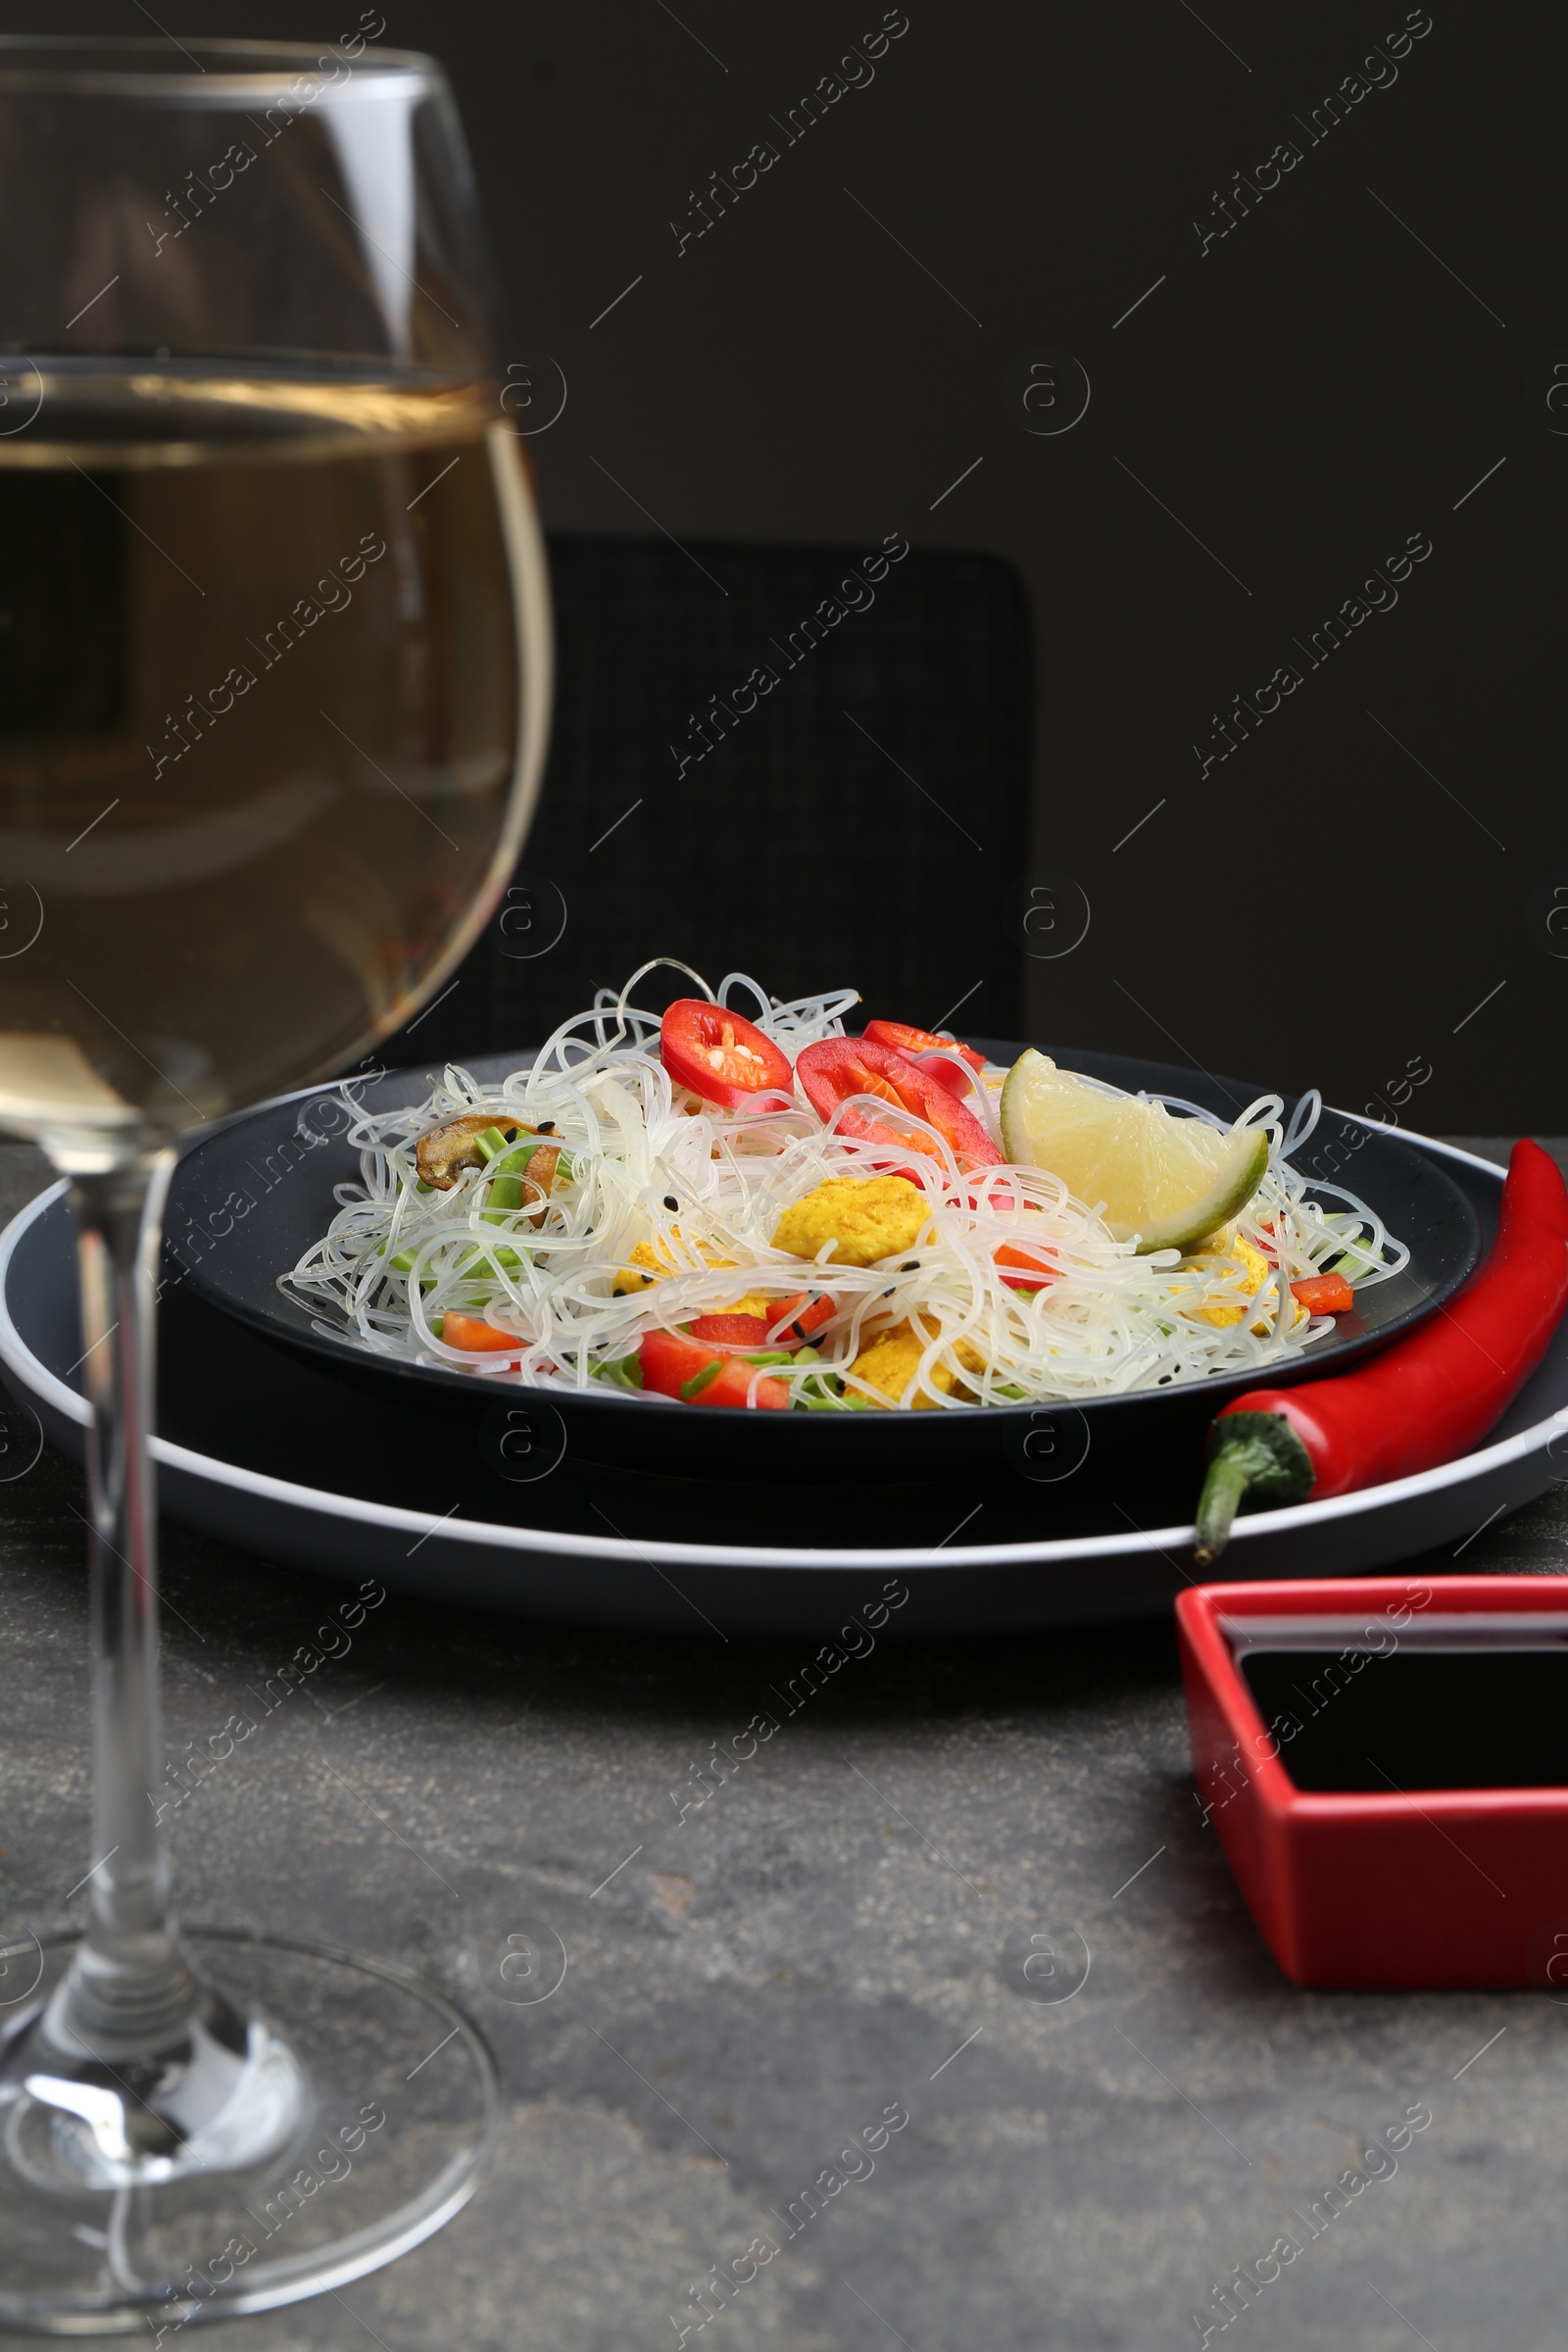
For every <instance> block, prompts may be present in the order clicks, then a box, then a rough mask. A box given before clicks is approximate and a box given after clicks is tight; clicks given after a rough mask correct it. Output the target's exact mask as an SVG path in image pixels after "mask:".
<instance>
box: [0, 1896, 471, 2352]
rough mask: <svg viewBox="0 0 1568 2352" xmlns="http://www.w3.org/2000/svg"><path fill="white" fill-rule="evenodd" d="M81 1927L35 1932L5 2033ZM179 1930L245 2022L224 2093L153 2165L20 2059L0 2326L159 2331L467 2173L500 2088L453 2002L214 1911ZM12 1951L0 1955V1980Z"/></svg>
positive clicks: (249, 2295)
mask: <svg viewBox="0 0 1568 2352" xmlns="http://www.w3.org/2000/svg"><path fill="white" fill-rule="evenodd" d="M76 1941H77V1938H76V1937H74V1936H62V1937H58V1938H50V1939H49V1940H48V1941H46V1942H45V1943H43V1944H41V1945H39V1946H38V1948H37V1954H36V1961H37V1981H36V1983H35V1984H34V1985H32V1986H31V1987H29V1991H28V1994H27V1995H26V1996H25V1997H24V1998H23V1999H20V2000H17V2001H16V2002H14V2003H13V2004H12V2006H13V2008H14V2009H15V2010H16V2012H17V2015H18V2023H17V2025H16V2026H15V2027H13V2029H12V2031H11V2033H10V2034H9V2035H8V2037H7V2046H8V2048H9V2049H10V2050H12V2051H16V2050H19V2049H22V2048H24V2047H25V2044H26V2042H27V2040H28V2038H29V2036H30V2035H31V2034H35V2033H36V2029H37V2024H38V2020H39V2016H40V2012H41V2009H42V2006H43V2004H44V2002H45V2001H46V2000H47V1997H48V1995H49V1993H50V1991H51V1990H52V1989H53V1986H54V1985H56V1984H57V1983H58V1982H59V1980H60V1978H61V1977H62V1976H63V1975H64V1973H65V1969H66V1967H67V1965H68V1964H69V1962H70V1959H71V1955H72V1952H73V1949H74V1948H75V1944H76ZM180 1942H181V1944H182V1946H183V1947H184V1949H185V1950H186V1951H187V1952H188V1954H189V1956H190V1958H191V1960H192V1962H193V1964H194V1965H195V1966H196V1967H197V1968H198V1970H199V1971H200V1974H201V1976H202V1978H203V1979H204V1981H205V1982H206V1983H208V1984H209V1985H213V1986H214V1987H215V1988H216V1989H217V1990H218V1992H219V1993H220V1994H221V1995H225V1996H226V1998H227V2001H228V2002H229V2003H230V2004H232V2009H233V2010H234V2011H236V2012H238V2014H239V2015H240V2016H241V2017H242V2018H243V2019H244V2020H245V2021H246V2022H247V2026H248V2029H249V2031H248V2037H247V2040H246V2044H245V2047H244V2049H243V2051H242V2053H241V2054H240V2057H239V2063H238V2065H237V2067H236V2068H235V2069H234V2071H233V2078H232V2090H231V2095H230V2096H229V2098H228V2099H227V2100H225V2101H221V2102H219V2104H218V2105H217V2107H216V2108H215V2111H214V2114H213V2117H212V2120H211V2123H210V2124H209V2126H208V2131H207V2136H206V2137H205V2139H204V2138H202V2137H201V2136H200V2135H198V2136H197V2137H196V2138H193V2139H192V2140H191V2141H189V2142H188V2143H187V2148H188V2149H189V2150H194V2151H195V2152H196V2153H195V2155H194V2157H192V2156H190V2155H189V2154H187V2153H186V2152H185V2151H183V2150H182V2151H181V2153H180V2155H179V2156H178V2157H177V2158H176V2159H172V2160H171V2161H169V2162H168V2163H167V2165H166V2169H164V2170H163V2171H162V2172H161V2173H160V2171H159V2169H158V2166H159V2161H160V2160H159V2159H158V2158H157V2157H156V2156H153V2157H150V2158H149V2157H148V2156H146V2155H145V2154H140V2155H138V2156H137V2157H136V2159H135V2160H134V2161H133V2162H130V2163H127V2162H125V2161H124V2160H122V2159H118V2158H117V2156H116V2154H115V2151H114V2149H113V2145H112V2144H111V2145H110V2147H109V2150H108V2152H107V2153H106V2152H105V2146H104V2140H103V2135H102V2132H101V2131H96V2132H95V2131H94V2130H93V2127H92V2124H91V2121H90V2120H89V2117H88V2116H85V2115H83V2114H81V2113H80V2112H79V2111H76V2110H73V2109H71V2108H69V2107H62V2106H61V2105H59V2104H57V2103H56V2102H57V2101H58V2099H59V2098H60V2097H61V2096H62V2095H63V2094H62V2093H61V2092H60V2091H59V2090H55V2091H53V2092H51V2090H50V2088H49V2085H48V2084H47V2082H40V2083H39V2084H38V2086H37V2089H36V2091H34V2090H32V2089H29V2088H27V2087H26V2086H25V2075H23V2076H22V2077H19V2078H18V2080H17V2082H16V2087H15V2088H14V2090H13V2092H12V2095H11V2096H10V2097H9V2098H8V2100H7V2101H6V2104H5V2107H4V2108H3V2109H0V2115H3V2118H4V2121H3V2128H0V2331H4V2332H14V2333H30V2334H34V2335H77V2336H87V2335H104V2334H128V2333H132V2332H135V2333H141V2332H142V2331H144V2330H150V2331H151V2333H152V2335H153V2337H154V2339H155V2341H158V2340H161V2339H162V2335H163V2333H164V2332H165V2331H167V2332H169V2333H171V2334H172V2333H173V2332H174V2331H175V2330H176V2329H178V2328H182V2327H187V2326H189V2325H190V2324H191V2323H193V2322H194V2321H197V2320H206V2319H222V2318H231V2317H234V2316H236V2315H237V2314H239V2313H242V2312H253V2311H266V2310H269V2309H271V2308H272V2307H274V2306H276V2305H278V2304H283V2303H293V2302H297V2301H300V2300H301V2299H302V2298H303V2297H305V2296H307V2295H313V2294H320V2293H324V2292H325V2291H326V2290H327V2289H328V2288H330V2287H336V2286H341V2285H343V2284H345V2283H346V2282H347V2281H348V2280H349V2279H352V2278H361V2277H363V2276H364V2274H365V2273H366V2272H368V2271H373V2270H378V2269H380V2268H381V2266H382V2265H383V2264H385V2263H388V2262H392V2261H394V2260H395V2259H396V2258H397V2257H398V2255H400V2254H403V2253H406V2252H407V2251H408V2249H409V2248H410V2247H411V2246H416V2245H417V2244H418V2243H419V2241H420V2240H421V2239H422V2238H425V2237H428V2236H429V2235H430V2234H431V2232H432V2231H434V2230H436V2229H440V2228H441V2226H442V2224H443V2223H445V2222H447V2221H449V2220H450V2219H451V2217H452V2216H453V2215H454V2214H455V2213H457V2212H458V2211H459V2209H460V2208H461V2207H462V2206H463V2205H464V2204H466V2201H467V2199H468V2198H469V2196H470V2195H471V2194H472V2193H473V2189H474V2187H475V2185H476V2184H477V2181H478V2177H479V2173H480V2170H481V2168H482V2166H483V2164H484V2162H485V2160H486V2158H487V2157H488V2155H489V2153H490V2151H491V2148H492V2146H493V2145H494V2141H495V2136H496V2131H497V2128H498V2125H499V2119H500V2096H499V2089H498V2085H497V2082H496V2076H495V2068H494V2064H493V2061H492V2060H491V2057H490V2053H489V2051H488V2049H487V2048H486V2046H485V2043H484V2040H483V2038H482V2036H481V2035H480V2034H479V2033H478V2031H477V2029H476V2028H475V2027H474V2026H472V2025H471V2024H470V2023H469V2021H468V2020H467V2019H466V2017H465V2016H464V2014H463V2012H462V2011H461V2010H460V2009H458V2008H457V2007H455V2006H454V2004H453V2003H452V2002H451V2001H449V2000H447V1999H446V1998H445V1997H444V1996H443V1995H442V1994H440V1993H438V1992H434V1991H432V1990H430V1989H429V1988H428V1987H427V1986H425V1985H419V1984H417V1982H416V1981H415V1980H414V1979H413V1978H410V1977H407V1976H405V1975H403V1974H402V1972H401V1971H399V1970H397V1969H394V1968H389V1967H387V1966H386V1965H385V1964H384V1963H382V1962H379V1961H374V1960H365V1959H360V1958H356V1957H355V1956H353V1955H351V1954H349V1953H346V1952H338V1951H334V1950H331V1949H329V1948H328V1947H327V1946H324V1945H318V1944H310V1943H304V1942H297V1941H294V1940H292V1939H290V1938H287V1937H283V1936H250V1935H247V1934H244V1933H242V1932H233V1931H225V1930H222V1929H187V1930H184V1931H182V1932H181V1936H180ZM27 1948H28V1949H29V1950H30V1948H31V1947H27ZM6 1958H7V1960H8V1961H9V1962H10V1963H11V1964H12V1965H11V1966H10V1967H8V1970H7V1981H8V1982H13V1983H14V1982H16V1981H17V1980H16V1975H15V1967H16V1965H17V1964H19V1963H23V1964H25V1954H24V1953H23V1952H21V1951H17V1952H13V1953H8V1954H7V1955H6ZM4 2018H5V2013H4V2011H3V2010H0V2026H3V2024H4ZM274 2021H275V2022H274ZM3 2066H4V2057H3V2055H0V2068H3ZM85 2104H86V2106H87V2107H88V2108H89V2109H90V2108H91V2104H92V2102H91V2099H90V2097H89V2098H88V2099H87V2100H86V2101H85Z"/></svg>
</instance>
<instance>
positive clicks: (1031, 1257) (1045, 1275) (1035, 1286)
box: [997, 1242, 1061, 1291]
mask: <svg viewBox="0 0 1568 2352" xmlns="http://www.w3.org/2000/svg"><path fill="white" fill-rule="evenodd" d="M997 1264H998V1266H999V1267H1002V1268H1005V1269H1009V1270H1008V1271H1005V1272H1004V1273H1003V1276H1002V1279H1003V1281H1004V1282H1005V1284H1006V1286H1007V1288H1008V1290H1010V1291H1043V1290H1044V1289H1045V1287H1046V1285H1047V1283H1048V1282H1054V1281H1056V1280H1057V1278H1058V1277H1059V1275H1060V1273H1061V1268H1060V1267H1059V1266H1058V1265H1054V1264H1053V1263H1052V1261H1051V1260H1050V1259H1049V1258H1048V1257H1043V1256H1041V1255H1040V1254H1038V1252H1036V1251H1035V1250H1021V1249H1020V1248H1019V1247H1018V1245H1017V1243H1016V1242H1004V1243H1003V1245H1002V1247H1001V1249H1000V1250H998V1251H997ZM1013 1268H1016V1269H1017V1271H1016V1272H1014V1271H1011V1270H1010V1269H1013Z"/></svg>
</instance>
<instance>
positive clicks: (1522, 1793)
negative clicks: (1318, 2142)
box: [1176, 1576, 1568, 2001]
mask: <svg viewBox="0 0 1568 2352" xmlns="http://www.w3.org/2000/svg"><path fill="white" fill-rule="evenodd" d="M1176 1628H1177V1637H1178V1642H1179V1644H1180V1649H1181V1661H1182V1677H1183V1681H1184V1683H1185V1685H1186V1691H1187V1721H1188V1729H1189V1733H1190V1737H1191V1740H1192V1750H1193V1769H1194V1772H1195V1774H1196V1775H1197V1780H1198V1788H1199V1793H1200V1796H1201V1800H1202V1803H1203V1806H1204V1817H1205V1820H1206V1821H1207V1822H1208V1823H1209V1825H1210V1826H1211V1827H1212V1828H1213V1829H1214V1831H1215V1832H1216V1833H1217V1835H1218V1837H1219V1839H1220V1842H1221V1844H1222V1845H1223V1846H1224V1848H1225V1852H1226V1856H1227V1858H1228V1859H1229V1862H1230V1865H1231V1868H1232V1869H1233V1870H1234V1872H1235V1873H1236V1877H1237V1879H1238V1881H1239V1882H1240V1885H1241V1888H1242V1892H1243V1894H1244V1895H1245V1896H1246V1898H1247V1902H1248V1906H1249V1908H1250V1911H1251V1914H1252V1917H1253V1919H1254V1920H1255V1921H1256V1922H1257V1926H1258V1928H1259V1930H1260V1932H1261V1934H1262V1936H1263V1939H1264V1941H1265V1942H1266V1943H1267V1945H1268V1947H1269V1950H1270V1951H1271V1952H1272V1953H1273V1955H1274V1957H1275V1959H1276V1960H1277V1961H1278V1962H1279V1965H1280V1967H1281V1968H1282V1969H1283V1970H1284V1971H1285V1974H1286V1975H1287V1976H1288V1977H1290V1978H1291V1979H1292V1980H1293V1981H1294V1982H1295V1983H1296V1984H1298V1985H1319V1986H1325V1987H1328V1986H1334V1987H1339V1988H1342V1989H1353V1990H1363V1991H1372V1990H1379V1991H1390V1990H1409V1991H1415V1990H1437V1989H1449V1990H1458V1989H1461V1988H1470V1989H1482V1988H1495V1987H1505V1986H1519V1987H1525V1986H1529V1987H1533V1988H1534V1989H1536V1990H1538V1991H1543V1992H1555V1993H1556V1994H1557V1995H1558V1997H1559V1998H1561V1999H1563V2000H1565V2001H1568V1867H1565V1864H1568V1582H1564V1581H1560V1580H1559V1579H1557V1578H1556V1577H1534V1576H1475V1577H1434V1578H1432V1579H1431V1580H1429V1581H1427V1582H1422V1581H1420V1580H1418V1579H1413V1578H1409V1577H1353V1578H1335V1579H1322V1580H1314V1581H1312V1582H1309V1583H1269V1584H1227V1585H1200V1586H1195V1587H1193V1588H1192V1589H1191V1590H1189V1591H1188V1592H1185V1593H1181V1594H1180V1595H1179V1596H1178V1598H1177V1602H1176Z"/></svg>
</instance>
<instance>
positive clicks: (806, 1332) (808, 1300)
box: [767, 1291, 838, 1348]
mask: <svg viewBox="0 0 1568 2352" xmlns="http://www.w3.org/2000/svg"><path fill="white" fill-rule="evenodd" d="M837 1313H838V1300H837V1299H830V1298H829V1297H828V1296H827V1294H826V1292H825V1291H798V1292H797V1293H796V1295H795V1297H794V1298H793V1299H780V1300H779V1302H778V1304H777V1305H776V1306H772V1307H769V1309H768V1314H769V1317H770V1320H769V1323H768V1326H767V1335H768V1336H767V1345H768V1346H769V1348H798V1347H800V1346H801V1345H802V1343H803V1342H804V1341H806V1340H808V1339H809V1338H810V1336H811V1334H812V1332H813V1331H820V1330H821V1328H822V1326H823V1324H824V1323H831V1322H832V1320H833V1317H834V1316H835V1315H836V1314H837Z"/></svg>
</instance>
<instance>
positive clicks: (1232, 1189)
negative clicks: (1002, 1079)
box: [1002, 1052, 1268, 1254]
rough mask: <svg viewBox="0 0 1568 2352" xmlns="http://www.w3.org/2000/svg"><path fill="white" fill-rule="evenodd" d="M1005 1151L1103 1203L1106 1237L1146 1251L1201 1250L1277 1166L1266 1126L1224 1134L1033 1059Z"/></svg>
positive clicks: (1020, 1082) (1011, 1096)
mask: <svg viewBox="0 0 1568 2352" xmlns="http://www.w3.org/2000/svg"><path fill="white" fill-rule="evenodd" d="M1002 1144H1003V1149H1004V1151H1005V1152H1006V1154H1007V1157H1008V1158H1009V1159H1010V1160H1015V1161H1017V1162H1018V1163H1019V1164H1020V1165H1022V1166H1024V1167H1034V1168H1049V1170H1050V1171H1051V1173H1052V1175H1054V1176H1059V1177H1060V1178H1061V1181H1062V1183H1063V1184H1064V1185H1065V1186H1066V1187H1067V1190H1068V1191H1069V1192H1070V1193H1071V1194H1072V1196H1073V1198H1074V1200H1076V1201H1083V1203H1084V1205H1085V1206H1086V1207H1088V1208H1093V1207H1094V1206H1095V1205H1096V1204H1097V1202H1099V1203H1103V1206H1102V1207H1101V1215H1102V1216H1103V1219H1104V1222H1105V1225H1106V1228H1107V1230H1108V1231H1109V1232H1110V1234H1111V1235H1112V1236H1113V1238H1114V1239H1115V1240H1116V1241H1118V1242H1130V1241H1134V1240H1136V1241H1137V1244H1138V1249H1139V1252H1140V1254H1144V1253H1146V1252H1147V1251H1149V1250H1193V1249H1196V1247H1197V1246H1198V1244H1199V1243H1200V1242H1201V1241H1202V1240H1203V1239H1204V1237H1205V1236H1206V1235H1208V1234H1211V1233H1213V1232H1214V1231H1215V1229H1216V1227H1218V1226H1221V1225H1224V1224H1226V1223H1228V1221H1229V1220H1230V1219H1231V1218H1232V1217H1234V1216H1236V1215H1237V1214H1238V1213H1239V1212H1240V1210H1242V1209H1243V1208H1245V1207H1246V1205H1247V1203H1248V1201H1250V1199H1251V1198H1252V1195H1253V1194H1254V1193H1255V1192H1256V1190H1257V1188H1258V1186H1259V1185H1260V1184H1261V1183H1262V1181H1263V1174H1264V1170H1265V1169H1266V1168H1267V1166H1268V1137H1267V1135H1265V1134H1264V1133H1263V1132H1262V1131H1261V1130H1260V1129H1258V1128H1255V1127H1250V1128H1247V1129H1245V1130H1243V1131H1241V1132H1240V1133H1237V1134H1234V1135H1224V1134H1221V1132H1220V1131H1219V1129H1218V1128H1216V1127H1210V1126H1207V1125H1206V1124H1205V1123H1204V1122H1203V1120H1201V1119H1186V1118H1178V1117H1177V1116H1176V1115H1175V1114H1174V1113H1173V1112H1171V1111H1168V1110H1167V1109H1166V1108H1165V1106H1164V1104H1163V1103H1141V1102H1140V1101H1139V1100H1138V1099H1137V1097H1136V1096H1134V1095H1104V1094H1102V1093H1101V1092H1100V1090H1099V1088H1098V1087H1094V1086H1090V1085H1088V1084H1087V1083H1086V1081H1085V1080H1084V1079H1082V1078H1077V1077H1075V1076H1074V1075H1073V1073H1072V1071H1071V1070H1058V1069H1057V1067H1056V1065H1055V1063H1054V1061H1053V1060H1051V1059H1050V1057H1049V1055H1047V1054H1036V1053H1033V1052H1030V1053H1028V1054H1022V1055H1020V1057H1019V1059H1018V1060H1017V1061H1015V1062H1014V1063H1013V1065H1012V1068H1011V1069H1010V1070H1009V1071H1008V1072H1007V1078H1006V1083H1005V1086H1004V1087H1003V1090H1002Z"/></svg>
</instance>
